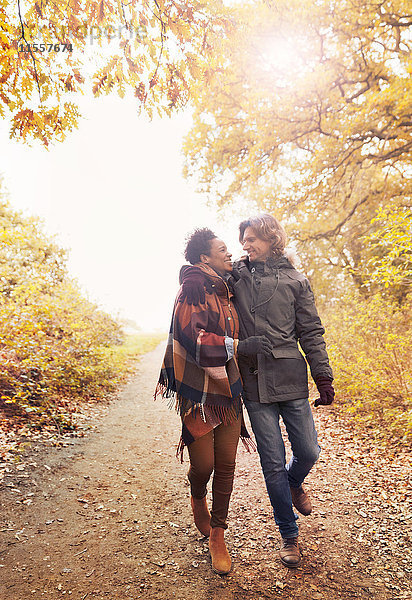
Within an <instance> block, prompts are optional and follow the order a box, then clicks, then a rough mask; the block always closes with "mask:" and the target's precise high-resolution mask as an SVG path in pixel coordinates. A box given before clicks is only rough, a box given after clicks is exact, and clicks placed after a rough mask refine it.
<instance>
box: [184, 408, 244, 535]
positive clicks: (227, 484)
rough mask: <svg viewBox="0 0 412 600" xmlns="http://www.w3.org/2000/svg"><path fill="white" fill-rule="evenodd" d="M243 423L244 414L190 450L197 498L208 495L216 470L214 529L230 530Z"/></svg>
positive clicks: (213, 492) (195, 443) (219, 426)
mask: <svg viewBox="0 0 412 600" xmlns="http://www.w3.org/2000/svg"><path fill="white" fill-rule="evenodd" d="M241 423H242V416H241V415H239V417H238V419H237V420H235V421H233V422H232V423H230V424H229V425H224V424H223V423H221V424H220V425H218V426H217V427H215V428H214V429H213V430H212V431H209V433H207V434H206V435H203V436H202V437H200V438H199V439H197V440H195V441H194V442H192V443H191V444H190V445H189V447H188V450H189V457H190V469H189V472H188V474H187V476H188V478H189V481H190V491H191V494H192V496H193V497H194V498H203V497H204V496H206V493H207V489H206V486H207V483H208V481H209V479H210V476H211V475H212V472H213V470H214V475H213V482H212V510H211V520H210V526H211V527H221V528H222V529H227V525H226V519H227V513H228V510H229V502H230V495H231V493H232V489H233V478H234V475H235V466H236V451H237V445H238V442H239V436H240V426H241Z"/></svg>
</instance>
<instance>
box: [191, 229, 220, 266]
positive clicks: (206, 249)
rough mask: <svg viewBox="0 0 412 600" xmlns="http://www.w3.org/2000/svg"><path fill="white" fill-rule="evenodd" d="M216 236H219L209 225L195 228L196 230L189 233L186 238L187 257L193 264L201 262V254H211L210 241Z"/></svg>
mask: <svg viewBox="0 0 412 600" xmlns="http://www.w3.org/2000/svg"><path fill="white" fill-rule="evenodd" d="M216 237H217V236H216V235H215V234H214V233H213V231H212V230H211V229H208V228H207V227H203V228H202V229H195V230H194V232H193V233H191V234H189V236H188V237H187V238H186V247H185V251H184V255H185V259H186V260H187V261H188V262H190V264H191V265H195V264H196V263H198V262H200V255H201V254H206V255H207V256H209V253H210V242H211V241H212V240H214V239H215V238H216Z"/></svg>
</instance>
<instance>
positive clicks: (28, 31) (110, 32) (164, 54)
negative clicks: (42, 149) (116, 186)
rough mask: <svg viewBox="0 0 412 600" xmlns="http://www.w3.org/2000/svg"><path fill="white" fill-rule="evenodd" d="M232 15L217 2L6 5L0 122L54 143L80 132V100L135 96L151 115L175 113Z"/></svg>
mask: <svg viewBox="0 0 412 600" xmlns="http://www.w3.org/2000/svg"><path fill="white" fill-rule="evenodd" d="M228 15H229V11H228V10H227V9H224V8H223V3H222V2H220V0H214V1H213V2H202V1H197V0H194V1H192V2H183V1H182V0H139V1H132V2H123V1H122V0H119V1H115V0H86V1H85V2H79V1H78V0H68V1H67V0H64V2H63V0H54V1H53V2H51V1H50V0H27V1H25V2H23V0H17V1H16V2H11V1H10V0H0V44H1V55H0V116H1V117H6V118H10V120H11V128H10V134H11V136H12V137H15V138H18V139H22V140H26V141H29V140H32V139H40V140H41V141H42V142H43V144H45V145H48V143H49V142H50V141H52V140H62V139H64V137H65V136H66V135H67V133H68V132H69V131H71V130H72V129H73V127H75V126H76V125H77V123H78V120H79V117H80V114H79V109H78V106H77V103H76V93H79V92H85V91H88V90H91V91H92V93H93V94H94V95H95V96H98V95H100V94H107V93H109V92H112V91H115V92H117V93H118V94H119V95H120V96H124V94H125V93H126V92H127V91H128V90H130V91H132V92H133V93H134V95H135V97H136V103H137V105H138V106H139V107H140V108H143V109H145V110H146V111H147V112H148V113H149V114H152V112H153V110H154V108H156V110H158V111H159V112H160V113H161V114H170V112H171V111H172V110H173V109H177V108H181V107H182V106H184V105H185V104H186V102H187V99H188V97H189V91H190V87H191V85H192V83H193V81H194V80H195V79H196V78H198V77H199V76H200V74H201V73H202V70H203V68H204V65H205V64H206V63H207V61H208V57H209V56H210V53H211V50H212V48H211V44H210V40H211V36H212V34H213V36H217V37H222V36H223V37H224V36H225V34H226V31H227V30H228V29H229V28H230V20H229V18H228Z"/></svg>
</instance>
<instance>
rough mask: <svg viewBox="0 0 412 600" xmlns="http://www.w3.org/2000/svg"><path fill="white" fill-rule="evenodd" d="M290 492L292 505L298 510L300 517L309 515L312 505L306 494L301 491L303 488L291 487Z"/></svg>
mask: <svg viewBox="0 0 412 600" xmlns="http://www.w3.org/2000/svg"><path fill="white" fill-rule="evenodd" d="M290 492H291V494H292V503H293V506H294V507H295V508H296V510H298V511H299V512H300V513H301V514H302V515H305V516H307V515H310V513H311V512H312V503H311V501H310V498H309V496H308V495H307V493H306V492H305V491H304V490H303V487H302V486H300V487H298V488H293V487H291V488H290Z"/></svg>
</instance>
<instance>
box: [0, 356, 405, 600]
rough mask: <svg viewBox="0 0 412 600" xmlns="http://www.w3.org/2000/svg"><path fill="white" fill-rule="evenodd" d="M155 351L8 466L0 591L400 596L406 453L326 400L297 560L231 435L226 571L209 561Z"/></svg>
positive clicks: (228, 598)
mask: <svg viewBox="0 0 412 600" xmlns="http://www.w3.org/2000/svg"><path fill="white" fill-rule="evenodd" d="M162 352H163V348H162V346H160V347H159V348H158V349H157V350H155V351H154V352H151V353H150V354H147V355H146V356H145V357H143V359H142V361H141V363H140V365H139V369H138V373H137V375H136V378H135V379H134V380H133V381H132V382H131V383H129V384H128V385H127V386H126V387H125V389H124V390H123V391H122V393H121V395H120V398H119V400H118V401H116V402H114V403H113V404H112V405H111V407H110V409H109V410H108V412H107V414H106V415H105V417H104V418H102V419H101V422H100V423H99V425H98V428H97V429H96V430H95V431H94V432H93V433H91V434H90V435H88V436H87V437H86V438H83V439H74V440H71V441H68V442H67V446H66V447H60V448H44V447H43V446H42V445H41V444H40V445H39V446H38V447H37V448H36V447H35V448H31V449H30V450H28V451H27V452H26V454H25V456H23V461H22V463H21V464H14V465H13V466H12V467H11V468H10V470H9V472H8V473H7V476H6V478H5V479H4V481H3V483H2V484H1V487H0V498H1V523H0V532H1V538H0V539H1V541H0V600H27V599H29V598H36V599H38V598H49V599H50V600H55V599H59V600H61V599H63V598H69V597H70V598H73V599H75V600H86V598H87V599H88V600H103V599H109V600H115V599H119V600H128V599H138V598H144V599H145V600H146V599H147V600H155V599H159V600H160V599H162V600H166V599H167V600H169V599H176V600H206V599H208V600H209V599H212V600H234V599H236V600H240V599H242V600H263V599H266V598H285V599H286V598H288V599H296V600H297V599H299V600H304V599H310V600H322V599H325V600H332V599H334V600H335V599H336V598H342V599H345V600H346V599H350V598H362V599H366V598H374V599H375V598H379V599H385V600H386V599H391V598H397V599H406V598H411V595H412V584H411V572H412V561H411V552H410V549H411V543H410V537H408V532H409V536H410V520H408V519H410V514H411V507H410V496H411V494H410V489H408V488H407V482H408V476H410V474H411V463H410V460H409V461H408V460H407V458H408V457H407V456H406V455H403V456H385V455H382V454H379V453H378V452H376V451H373V450H372V449H370V448H369V449H368V447H367V446H364V445H361V444H360V443H359V442H358V443H355V442H354V441H353V439H352V434H351V433H350V431H345V429H344V428H342V423H337V421H336V416H335V414H334V412H333V409H331V410H323V411H322V412H320V411H317V412H316V421H317V427H318V431H319V434H320V442H321V445H322V448H323V450H322V454H321V459H320V460H319V462H318V464H317V465H316V467H315V468H314V470H313V471H312V473H311V475H310V480H309V482H308V486H307V489H308V490H309V491H310V493H311V496H312V499H313V503H314V506H315V509H314V511H313V514H312V515H311V516H310V517H306V518H304V517H302V518H301V519H300V524H301V539H302V543H301V546H302V552H303V561H302V565H301V567H300V568H299V569H297V570H294V571H292V570H288V569H287V568H285V567H283V566H282V565H281V563H280V561H279V559H278V557H277V549H278V545H279V537H278V533H277V531H276V528H275V526H274V523H273V517H272V516H271V508H270V505H269V501H268V499H267V495H266V491H265V488H264V482H263V477H262V475H261V472H260V466H259V461H258V456H257V455H256V454H252V455H248V454H247V453H246V452H245V451H244V450H243V449H240V450H239V454H238V467H237V476H236V481H235V489H234V493H233V500H232V503H231V509H230V523H229V529H228V532H227V540H228V546H229V548H230V551H231V554H232V558H233V571H232V572H231V573H230V574H229V575H228V576H227V577H220V576H218V575H215V574H214V573H213V572H212V571H211V568H210V559H209V555H208V547H207V542H206V541H205V540H204V539H203V538H201V536H200V534H198V533H197V530H196V529H195V527H194V525H193V524H192V518H191V514H190V507H189V501H188V498H189V489H188V485H187V482H186V476H185V475H186V471H187V468H188V463H187V457H186V456H185V463H184V464H183V465H180V464H179V463H178V462H177V460H176V459H175V457H174V453H175V444H176V442H177V439H178V435H179V422H178V418H177V417H176V415H175V414H173V413H171V412H170V411H169V410H168V409H167V408H166V406H165V404H164V403H163V402H161V401H158V402H156V403H154V402H153V401H152V394H153V389H154V385H155V381H156V378H157V375H158V370H159V365H160V362H161V357H162ZM408 503H409V505H408Z"/></svg>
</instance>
